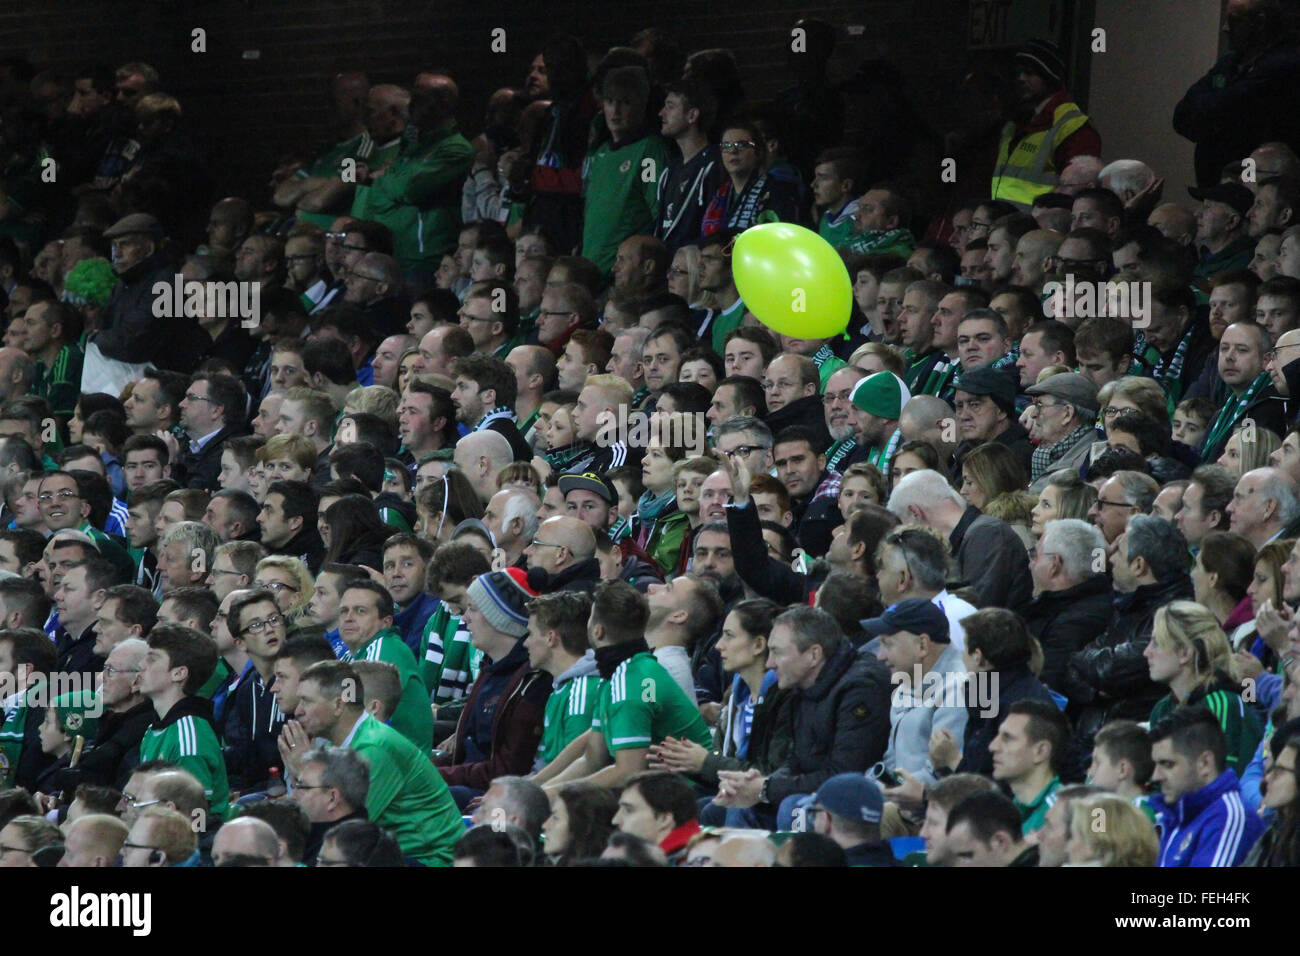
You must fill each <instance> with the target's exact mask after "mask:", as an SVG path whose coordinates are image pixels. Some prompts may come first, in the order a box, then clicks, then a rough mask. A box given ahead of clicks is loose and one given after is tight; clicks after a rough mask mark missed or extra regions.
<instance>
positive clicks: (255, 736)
mask: <svg viewBox="0 0 1300 956" xmlns="http://www.w3.org/2000/svg"><path fill="white" fill-rule="evenodd" d="M284 722H285V715H284V714H282V713H281V712H280V708H279V707H278V706H277V705H276V702H275V695H274V694H272V693H271V691H270V688H268V687H267V685H266V683H265V682H264V681H263V680H262V675H261V674H259V673H258V672H257V668H256V667H254V666H253V663H252V661H249V663H248V666H247V668H246V669H245V670H244V673H243V674H241V675H240V679H239V683H238V684H237V685H236V686H235V690H234V693H233V694H231V695H229V697H228V698H227V701H226V708H225V714H224V721H223V726H222V728H221V737H222V741H223V746H222V748H221V749H222V754H223V755H224V756H225V758H226V776H227V777H228V778H229V779H230V789H231V790H235V791H240V792H244V791H249V790H261V789H265V784H266V782H267V781H268V780H269V779H270V777H271V768H272V767H275V768H277V769H279V771H280V773H281V775H283V773H284V761H283V760H281V759H280V748H279V747H278V746H277V745H276V741H277V740H278V739H279V737H280V731H281V729H283V727H284Z"/></svg>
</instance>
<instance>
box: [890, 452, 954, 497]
mask: <svg viewBox="0 0 1300 956" xmlns="http://www.w3.org/2000/svg"><path fill="white" fill-rule="evenodd" d="M914 471H937V472H939V473H940V474H942V473H943V469H942V468H940V467H939V453H938V452H937V451H935V450H934V446H933V445H931V444H929V443H928V442H923V441H909V442H904V443H903V444H901V445H899V446H898V448H897V449H895V450H894V457H893V458H891V459H890V460H889V487H890V488H891V489H892V488H893V487H894V486H895V485H897V484H898V482H899V480H900V479H902V478H906V477H907V476H908V475H910V474H911V473H912V472H914Z"/></svg>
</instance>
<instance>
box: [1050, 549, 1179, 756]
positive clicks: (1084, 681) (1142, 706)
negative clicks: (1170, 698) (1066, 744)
mask: <svg viewBox="0 0 1300 956" xmlns="http://www.w3.org/2000/svg"><path fill="white" fill-rule="evenodd" d="M1192 599H1193V593H1192V579H1191V578H1190V577H1189V576H1188V575H1186V574H1175V575H1171V576H1170V577H1168V578H1166V579H1165V580H1163V581H1157V582H1156V583H1155V584H1144V585H1142V586H1141V587H1139V588H1138V589H1137V590H1136V591H1134V592H1133V593H1132V594H1122V595H1120V596H1119V597H1118V598H1117V599H1116V601H1115V617H1114V618H1113V619H1112V620H1111V624H1110V627H1109V628H1108V629H1107V630H1106V633H1105V634H1102V635H1100V636H1099V637H1097V638H1096V639H1095V640H1093V641H1092V642H1091V643H1089V644H1088V646H1087V647H1085V648H1083V650H1081V651H1078V652H1076V653H1075V654H1073V655H1072V656H1071V657H1070V661H1069V663H1068V665H1067V666H1066V671H1065V678H1064V681H1063V682H1062V683H1063V687H1062V691H1063V693H1064V694H1065V695H1066V696H1067V697H1069V698H1070V713H1071V716H1072V717H1073V718H1074V724H1075V733H1076V735H1077V736H1078V737H1080V738H1082V739H1083V740H1084V741H1091V740H1092V738H1093V737H1094V736H1096V733H1097V731H1098V730H1099V729H1101V726H1102V725H1103V724H1106V723H1108V722H1110V721H1112V720H1137V721H1142V720H1146V719H1147V718H1148V717H1149V716H1150V715H1151V708H1152V707H1154V706H1155V704H1156V701H1158V700H1159V699H1160V698H1161V697H1163V696H1164V695H1165V688H1163V687H1161V686H1160V685H1159V684H1156V683H1155V682H1154V681H1152V680H1151V674H1150V670H1149V668H1148V667H1147V661H1146V658H1145V657H1143V656H1142V655H1143V651H1145V650H1146V646H1147V642H1148V641H1150V640H1151V628H1152V625H1153V622H1154V618H1155V614H1156V611H1157V610H1159V609H1160V608H1161V607H1163V606H1164V605H1166V604H1168V603H1170V602H1171V601H1190V600H1192Z"/></svg>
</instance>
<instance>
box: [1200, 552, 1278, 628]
mask: <svg viewBox="0 0 1300 956" xmlns="http://www.w3.org/2000/svg"><path fill="white" fill-rule="evenodd" d="M1288 550H1289V549H1288ZM1256 560H1257V559H1256V557H1255V546H1254V545H1252V544H1251V543H1250V542H1249V541H1247V540H1246V539H1245V538H1243V537H1242V536H1241V535H1239V534H1233V533H1232V532H1230V531H1211V532H1209V533H1208V534H1206V535H1205V537H1204V538H1202V539H1201V549H1200V551H1198V552H1197V553H1196V558H1195V560H1194V561H1193V562H1192V591H1193V593H1194V595H1195V597H1196V603H1197V604H1200V605H1202V606H1204V607H1206V608H1209V610H1210V613H1212V614H1213V615H1214V616H1215V618H1216V619H1217V620H1218V622H1219V626H1220V627H1222V628H1223V630H1224V633H1226V634H1227V635H1228V641H1229V643H1230V644H1231V645H1232V646H1233V647H1234V648H1236V647H1240V646H1241V643H1242V641H1244V640H1245V639H1246V638H1247V637H1248V636H1250V634H1251V633H1253V632H1254V627H1253V624H1252V622H1253V621H1254V620H1255V609H1254V607H1253V606H1252V601H1251V596H1250V594H1249V593H1248V592H1249V590H1250V589H1251V587H1252V574H1253V572H1254V569H1255V565H1256ZM1284 560H1285V559H1284ZM1278 577H1279V583H1280V578H1281V575H1279V576H1278ZM1280 596H1281V595H1280V594H1276V593H1273V589H1269V590H1268V591H1265V592H1264V593H1261V594H1260V595H1259V598H1258V602H1257V603H1259V604H1262V603H1264V599H1265V598H1268V599H1269V600H1273V601H1276V600H1277V599H1278V598H1279V597H1280ZM1249 646H1250V644H1246V647H1249Z"/></svg>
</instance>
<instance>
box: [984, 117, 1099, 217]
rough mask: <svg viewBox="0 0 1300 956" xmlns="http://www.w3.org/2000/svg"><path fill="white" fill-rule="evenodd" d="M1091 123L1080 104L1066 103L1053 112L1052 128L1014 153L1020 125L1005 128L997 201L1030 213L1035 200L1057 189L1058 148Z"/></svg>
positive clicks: (997, 169) (996, 179)
mask: <svg viewBox="0 0 1300 956" xmlns="http://www.w3.org/2000/svg"><path fill="white" fill-rule="evenodd" d="M1087 122H1088V117H1087V115H1086V114H1085V113H1084V112H1083V110H1081V109H1079V105H1078V104H1077V103H1070V102H1065V103H1062V104H1061V105H1060V106H1058V107H1057V108H1056V110H1055V111H1054V112H1053V113H1052V127H1051V129H1045V130H1039V131H1038V132H1036V133H1029V134H1027V135H1026V136H1025V137H1024V138H1023V139H1022V140H1020V142H1019V143H1017V144H1016V148H1015V149H1014V150H1012V149H1011V139H1012V137H1013V136H1015V134H1016V124H1015V123H1008V124H1007V125H1006V126H1004V127H1003V128H1002V141H1001V143H999V144H998V162H997V166H996V167H995V169H994V171H993V193H992V195H993V198H994V199H1001V200H1003V201H1005V202H1009V203H1012V204H1013V205H1014V206H1016V207H1017V208H1018V209H1020V210H1021V211H1023V212H1029V211H1030V209H1032V208H1033V204H1034V199H1035V197H1037V196H1041V195H1042V194H1043V193H1050V192H1051V191H1052V190H1053V189H1055V188H1056V183H1057V177H1058V174H1059V170H1057V168H1056V164H1055V163H1054V162H1053V161H1052V157H1053V156H1055V155H1056V151H1057V149H1059V148H1060V146H1061V144H1062V143H1064V142H1065V141H1066V140H1067V139H1068V138H1069V137H1070V136H1072V135H1074V133H1075V132H1077V131H1078V130H1079V129H1081V128H1082V127H1083V126H1084V124H1086V123H1087ZM1008 154H1009V155H1008Z"/></svg>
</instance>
